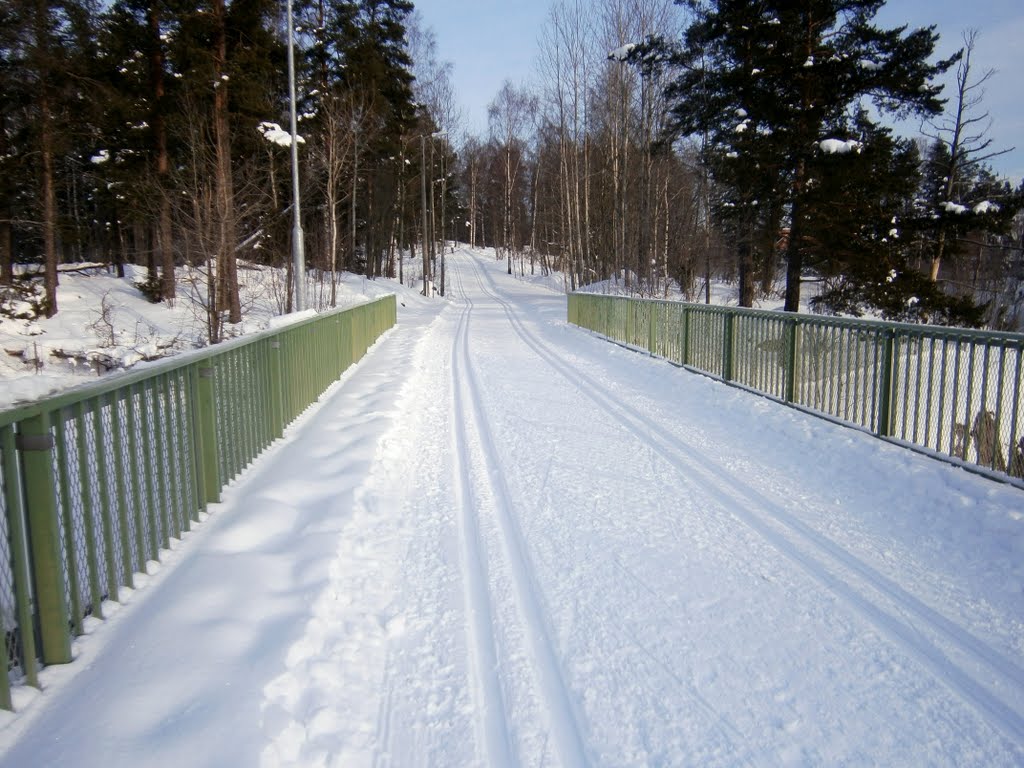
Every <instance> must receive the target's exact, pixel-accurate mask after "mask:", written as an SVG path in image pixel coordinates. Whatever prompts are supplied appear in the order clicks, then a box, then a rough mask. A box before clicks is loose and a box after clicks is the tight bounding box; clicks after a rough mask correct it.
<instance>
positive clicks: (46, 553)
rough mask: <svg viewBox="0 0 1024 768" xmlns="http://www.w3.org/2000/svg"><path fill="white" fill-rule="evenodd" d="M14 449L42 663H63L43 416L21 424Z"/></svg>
mask: <svg viewBox="0 0 1024 768" xmlns="http://www.w3.org/2000/svg"><path fill="white" fill-rule="evenodd" d="M16 445H17V448H18V450H19V451H20V452H21V474H22V483H23V487H24V489H25V511H26V516H27V518H28V527H29V531H30V534H29V541H30V547H31V553H32V569H33V571H34V575H35V587H36V605H37V608H38V613H39V633H40V637H41V639H42V646H43V647H42V651H43V663H45V664H67V663H68V662H70V661H71V631H70V616H69V615H68V605H67V601H66V600H65V597H64V586H65V585H64V571H63V568H62V567H61V556H60V524H59V523H58V520H57V494H56V491H55V488H54V482H53V468H52V466H51V459H52V454H51V451H52V450H53V435H51V434H50V420H49V417H48V415H47V414H45V413H44V414H40V415H39V416H33V417H32V418H29V419H26V420H25V421H23V422H21V425H20V427H19V430H18V437H17V442H16ZM30 631H31V630H30Z"/></svg>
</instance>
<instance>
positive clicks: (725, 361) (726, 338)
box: [722, 312, 736, 381]
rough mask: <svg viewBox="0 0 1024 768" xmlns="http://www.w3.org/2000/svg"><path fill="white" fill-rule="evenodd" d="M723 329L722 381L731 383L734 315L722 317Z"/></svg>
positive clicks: (727, 314) (728, 313)
mask: <svg viewBox="0 0 1024 768" xmlns="http://www.w3.org/2000/svg"><path fill="white" fill-rule="evenodd" d="M724 318H725V327H724V328H723V331H722V379H723V380H725V381H732V369H733V359H732V358H733V354H734V351H735V350H734V349H733V348H734V346H735V345H734V344H733V334H734V333H735V325H736V315H734V314H732V313H731V312H727V313H726V314H725V316H724Z"/></svg>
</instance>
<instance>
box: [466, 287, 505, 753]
mask: <svg viewBox="0 0 1024 768" xmlns="http://www.w3.org/2000/svg"><path fill="white" fill-rule="evenodd" d="M464 301H465V307H464V309H463V311H462V314H461V315H460V316H459V322H458V327H457V329H456V333H455V343H454V344H453V346H452V358H451V366H452V368H451V370H452V399H453V403H452V413H453V414H455V418H454V419H453V422H454V430H453V434H452V441H453V443H454V444H453V446H452V448H453V450H452V456H453V457H454V463H455V472H454V473H453V474H454V482H455V486H456V489H457V494H456V495H457V507H458V514H457V517H458V525H459V557H460V560H461V562H462V566H461V570H462V588H463V598H464V600H465V609H466V614H467V618H466V632H467V636H468V637H467V640H468V642H467V646H468V650H469V655H470V670H471V676H472V681H473V684H472V685H471V690H472V694H473V697H474V699H475V700H476V701H475V704H476V706H475V711H476V714H477V728H478V733H477V742H478V744H481V745H482V746H483V750H484V754H483V755H482V757H483V763H484V764H485V765H489V766H497V767H498V768H501V767H502V766H511V765H514V760H513V755H512V749H511V744H510V743H509V738H508V731H507V730H506V716H505V703H504V696H503V693H502V688H501V680H500V679H499V677H498V660H497V655H496V645H495V639H494V612H493V610H492V606H491V598H490V585H489V583H488V576H487V564H486V560H485V556H484V554H483V552H482V551H481V550H482V548H481V541H480V530H479V526H478V524H477V517H476V514H477V513H476V510H477V509H478V506H477V504H476V497H475V494H474V493H473V480H472V476H471V473H470V468H471V466H472V460H471V457H470V455H469V436H468V433H467V429H466V422H465V420H464V419H462V418H460V415H461V414H462V413H463V412H464V410H465V408H466V406H465V403H464V399H465V397H464V394H463V391H462V390H463V387H462V386H461V385H460V383H459V379H460V378H461V377H460V373H461V370H462V368H463V365H464V364H465V362H466V361H464V359H463V358H464V357H465V356H466V352H465V351H463V347H464V345H466V344H468V336H469V315H470V312H472V310H473V303H472V301H470V300H469V298H468V297H465V296H464Z"/></svg>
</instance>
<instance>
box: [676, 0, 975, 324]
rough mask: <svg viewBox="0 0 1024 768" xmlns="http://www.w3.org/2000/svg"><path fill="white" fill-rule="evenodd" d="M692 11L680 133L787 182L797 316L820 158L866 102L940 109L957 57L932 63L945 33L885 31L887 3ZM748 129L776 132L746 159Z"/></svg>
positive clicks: (744, 0)
mask: <svg viewBox="0 0 1024 768" xmlns="http://www.w3.org/2000/svg"><path fill="white" fill-rule="evenodd" d="M688 4H689V5H690V6H691V8H692V10H693V12H694V21H693V23H692V24H691V25H690V27H689V28H688V29H687V31H686V34H685V37H684V46H683V48H682V50H680V51H677V52H676V54H675V55H674V57H673V58H674V61H675V63H676V64H677V65H679V66H680V67H682V74H680V76H679V77H678V78H677V79H676V80H675V81H674V82H673V83H672V85H671V86H670V89H669V94H670V98H671V100H672V113H673V117H674V121H675V124H674V128H675V132H676V133H677V134H680V135H691V134H699V133H702V132H705V131H706V132H707V133H708V134H710V136H711V137H712V139H713V142H712V143H713V145H714V146H715V147H717V148H718V151H720V152H722V153H723V154H725V155H727V156H728V155H729V154H730V153H736V158H735V159H740V160H743V161H744V162H748V163H751V164H753V166H754V170H753V171H752V172H753V173H755V174H759V175H761V177H762V180H761V183H760V185H759V186H761V187H763V188H766V189H771V188H773V187H774V186H775V180H776V179H777V178H781V179H782V180H783V181H784V184H785V187H784V189H782V190H780V199H781V201H782V203H783V205H784V206H785V211H786V213H787V215H788V219H789V229H790V232H789V238H788V246H787V249H786V257H787V275H786V278H787V279H786V302H785V308H786V310H788V311H796V310H797V309H798V307H799V303H800V281H801V276H802V273H803V270H804V266H805V262H806V261H808V259H809V258H810V255H811V252H812V249H813V242H814V239H815V232H814V228H815V226H816V224H815V221H814V219H813V218H812V217H811V216H810V215H809V214H810V210H809V206H808V202H809V195H810V193H811V191H812V189H811V188H809V186H808V181H809V180H810V178H811V175H810V168H811V166H812V165H813V163H814V159H815V153H817V152H819V151H820V147H821V144H822V142H823V141H827V140H829V139H833V138H835V136H834V133H835V131H837V130H838V129H841V128H842V127H843V126H844V124H845V122H846V121H847V119H848V113H849V110H850V108H851V107H852V106H854V105H856V104H857V103H858V101H859V100H861V99H871V100H873V101H874V103H875V105H876V107H877V108H878V110H879V111H880V112H883V113H891V114H898V115H903V116H905V115H911V114H914V115H933V114H936V113H937V112H938V111H939V109H940V108H941V105H942V102H941V101H940V100H939V92H940V88H939V87H938V86H935V85H933V81H934V79H935V77H936V76H937V75H939V74H941V73H942V72H944V71H945V70H946V69H947V68H948V67H949V66H950V65H951V64H952V63H953V61H954V60H955V59H949V60H945V61H941V62H938V63H937V64H930V63H929V62H928V59H929V57H930V56H931V55H932V53H933V51H934V48H935V43H936V40H937V39H938V36H937V34H936V33H935V31H934V28H928V29H919V30H915V31H912V32H909V33H907V32H906V29H905V28H898V29H891V30H883V29H879V28H877V27H875V26H873V25H872V23H871V22H872V19H873V17H874V16H875V14H876V13H877V12H878V10H879V9H880V8H881V6H882V5H883V2H882V0H800V1H799V2H781V1H780V0H765V1H759V2H754V0H715V1H714V2H711V3H708V4H704V3H701V2H698V1H697V0H689V3H688ZM740 110H742V113H741V112H740ZM744 126H745V127H744ZM743 134H749V135H760V136H763V137H765V138H764V139H763V140H762V141H761V142H760V144H757V143H755V146H745V147H742V149H745V150H746V151H747V152H748V155H747V157H745V158H744V157H741V156H740V155H739V153H740V149H741V148H740V147H736V146H735V143H736V142H735V139H736V137H737V136H738V135H740V136H742V135H743Z"/></svg>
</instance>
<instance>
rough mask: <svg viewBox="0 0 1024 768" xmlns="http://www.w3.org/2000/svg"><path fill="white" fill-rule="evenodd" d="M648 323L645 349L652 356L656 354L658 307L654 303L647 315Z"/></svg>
mask: <svg viewBox="0 0 1024 768" xmlns="http://www.w3.org/2000/svg"><path fill="white" fill-rule="evenodd" d="M648 322H649V323H650V326H651V327H650V328H649V329H648V333H647V349H648V351H649V352H650V353H651V354H652V355H657V354H658V305H657V303H656V302H653V301H652V302H651V311H650V314H649V318H648Z"/></svg>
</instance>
